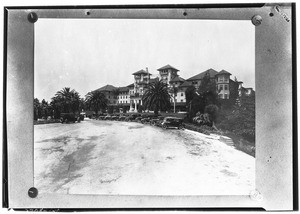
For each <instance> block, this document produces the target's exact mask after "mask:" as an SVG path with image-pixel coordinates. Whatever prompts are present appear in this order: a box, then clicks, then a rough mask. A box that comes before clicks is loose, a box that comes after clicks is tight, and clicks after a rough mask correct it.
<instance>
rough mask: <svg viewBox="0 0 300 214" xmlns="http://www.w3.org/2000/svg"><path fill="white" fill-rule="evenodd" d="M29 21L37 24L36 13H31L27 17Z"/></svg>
mask: <svg viewBox="0 0 300 214" xmlns="http://www.w3.org/2000/svg"><path fill="white" fill-rule="evenodd" d="M27 18H28V21H29V22H31V23H35V22H36V21H37V20H38V16H37V14H36V13H35V12H30V13H29V14H28V16H27Z"/></svg>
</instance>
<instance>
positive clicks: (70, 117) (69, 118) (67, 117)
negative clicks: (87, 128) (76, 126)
mask: <svg viewBox="0 0 300 214" xmlns="http://www.w3.org/2000/svg"><path fill="white" fill-rule="evenodd" d="M75 121H77V122H80V117H76V115H75V114H73V113H61V114H60V122H61V123H69V122H70V123H71V122H72V123H75Z"/></svg>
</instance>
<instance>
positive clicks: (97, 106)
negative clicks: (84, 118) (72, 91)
mask: <svg viewBox="0 0 300 214" xmlns="http://www.w3.org/2000/svg"><path fill="white" fill-rule="evenodd" d="M85 103H86V106H87V108H89V109H91V110H93V111H95V113H96V115H98V111H99V110H101V109H102V110H103V109H105V108H106V107H107V104H108V99H107V98H106V97H105V95H104V94H103V93H102V92H101V91H92V92H89V93H87V95H85Z"/></svg>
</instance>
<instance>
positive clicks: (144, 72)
mask: <svg viewBox="0 0 300 214" xmlns="http://www.w3.org/2000/svg"><path fill="white" fill-rule="evenodd" d="M138 74H149V75H152V74H150V73H149V72H147V71H145V70H143V69H142V70H139V71H137V72H134V73H133V74H132V75H138Z"/></svg>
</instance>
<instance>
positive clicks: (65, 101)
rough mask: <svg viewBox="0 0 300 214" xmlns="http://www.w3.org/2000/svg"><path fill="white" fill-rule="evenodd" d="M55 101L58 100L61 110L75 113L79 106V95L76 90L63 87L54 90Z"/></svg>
mask: <svg viewBox="0 0 300 214" xmlns="http://www.w3.org/2000/svg"><path fill="white" fill-rule="evenodd" d="M55 97H56V101H58V102H60V104H61V106H62V108H63V112H66V113H69V112H71V111H72V112H73V113H75V112H76V111H78V108H79V100H80V96H79V94H78V92H77V91H75V90H74V89H72V90H71V89H70V88H68V87H65V88H63V89H62V90H60V91H58V92H56V94H55Z"/></svg>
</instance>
